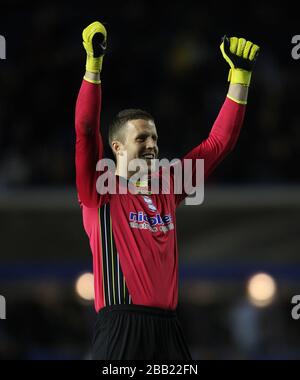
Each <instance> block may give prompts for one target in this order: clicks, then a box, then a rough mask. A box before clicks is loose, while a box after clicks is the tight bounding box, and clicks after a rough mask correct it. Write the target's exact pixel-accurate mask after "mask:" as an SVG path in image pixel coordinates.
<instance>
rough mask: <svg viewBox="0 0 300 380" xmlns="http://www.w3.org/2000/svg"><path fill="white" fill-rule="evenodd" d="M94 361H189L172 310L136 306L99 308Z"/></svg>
mask: <svg viewBox="0 0 300 380" xmlns="http://www.w3.org/2000/svg"><path fill="white" fill-rule="evenodd" d="M92 359H94V360H139V359H140V360H191V359H192V358H191V355H190V352H189V349H188V347H187V344H186V342H185V339H184V336H183V332H182V329H181V326H180V323H179V321H178V318H177V314H176V311H172V310H163V309H158V308H153V307H148V306H140V305H113V306H107V307H104V308H103V309H101V310H100V311H99V313H98V315H97V321H96V324H95V331H94V339H93V347H92Z"/></svg>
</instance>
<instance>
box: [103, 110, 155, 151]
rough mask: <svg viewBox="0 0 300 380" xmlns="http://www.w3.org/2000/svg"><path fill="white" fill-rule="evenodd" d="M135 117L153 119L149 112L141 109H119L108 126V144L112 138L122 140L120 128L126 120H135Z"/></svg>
mask: <svg viewBox="0 0 300 380" xmlns="http://www.w3.org/2000/svg"><path fill="white" fill-rule="evenodd" d="M136 119H143V120H153V121H154V118H153V116H152V115H151V114H150V113H149V112H147V111H144V110H141V109H134V108H129V109H126V110H122V111H120V112H119V113H118V114H117V115H116V116H115V118H114V119H113V121H112V123H111V125H110V126H109V131H108V141H109V145H110V146H111V143H112V141H114V140H120V141H121V142H124V136H123V135H122V129H123V128H124V126H125V124H126V123H127V121H129V120H136Z"/></svg>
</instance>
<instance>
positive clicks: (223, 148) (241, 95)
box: [176, 36, 259, 204]
mask: <svg viewBox="0 0 300 380" xmlns="http://www.w3.org/2000/svg"><path fill="white" fill-rule="evenodd" d="M220 48H221V51H222V54H223V57H224V58H225V60H226V61H227V62H228V64H229V65H230V71H229V76H228V80H229V81H230V85H229V90H228V93H227V97H226V100H225V102H224V104H223V106H222V108H221V110H220V112H219V114H218V117H217V118H216V121H215V122H214V125H213V127H212V129H211V131H210V134H209V136H208V138H207V139H206V140H204V141H203V142H202V143H201V144H200V145H198V146H197V147H196V148H194V149H193V150H192V151H191V152H189V153H188V154H187V155H186V156H185V157H184V159H191V160H192V162H193V164H192V171H191V173H190V175H191V176H192V182H193V184H194V183H195V177H196V159H204V177H205V178H207V177H208V175H209V174H210V173H211V172H212V171H213V169H214V168H215V167H216V166H217V165H218V164H219V163H220V162H221V161H222V159H223V158H224V157H225V156H226V155H227V154H228V153H229V152H230V151H231V150H232V149H233V148H234V146H235V144H236V141H237V139H238V136H239V133H240V129H241V126H242V124H243V121H244V115H245V108H246V104H247V98H248V88H249V85H250V81H251V75H252V69H253V65H254V63H255V60H256V57H257V53H258V50H259V47H258V46H257V45H255V44H253V43H252V42H250V41H246V40H245V39H243V38H236V37H231V38H230V39H229V38H227V37H226V36H225V37H224V38H223V42H222V44H221V46H220ZM184 159H183V160H184ZM186 195H187V194H186V193H184V194H180V195H177V196H176V203H177V204H179V203H180V201H182V200H183V199H184V198H185V197H186Z"/></svg>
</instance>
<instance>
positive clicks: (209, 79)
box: [0, 0, 300, 189]
mask: <svg viewBox="0 0 300 380" xmlns="http://www.w3.org/2000/svg"><path fill="white" fill-rule="evenodd" d="M227 8H228V7H227V5H226V4H218V6H216V5H215V4H213V3H206V4H205V5H204V3H201V2H198V3H197V2H190V1H188V2H184V3H182V2H179V1H177V0H176V1H174V2H163V3H158V2H155V1H151V2H150V1H128V2H117V1H112V2H108V3H99V2H97V3H95V4H94V5H91V6H90V7H86V6H83V4H81V3H78V4H77V3H72V4H71V3H68V2H59V3H58V2H39V3H38V2H32V3H30V4H28V3H26V4H20V3H19V2H17V1H10V2H8V1H5V2H3V5H2V12H1V16H0V19H1V24H0V25H1V29H0V34H1V35H3V36H4V37H5V38H6V49H7V52H6V58H7V59H6V60H1V61H0V80H1V92H0V103H1V108H0V125H1V129H0V188H4V189H5V188H11V187H27V186H59V187H60V186H62V187H65V186H74V185H75V180H74V174H75V170H74V142H75V134H74V109H75V102H76V97H77V93H78V90H79V87H80V84H81V80H82V77H83V73H84V66H85V51H84V49H83V47H82V43H81V32H82V29H83V28H84V27H85V26H86V25H88V24H89V23H90V22H92V21H94V20H96V19H99V20H101V21H102V22H104V23H105V25H106V27H107V30H108V35H109V38H108V52H107V55H106V57H105V60H104V65H103V72H102V87H103V104H102V115H101V124H102V125H101V130H102V134H103V138H104V140H105V148H106V155H107V156H108V157H110V158H112V156H111V153H110V151H109V147H108V144H107V143H106V140H107V129H108V125H109V123H110V121H111V119H112V118H113V116H114V115H115V114H116V113H117V112H118V111H120V110H121V109H124V108H136V107H139V108H144V109H146V110H147V111H149V112H150V113H152V114H153V115H154V117H155V120H156V125H157V128H158V133H159V146H160V152H161V156H162V157H166V158H169V159H171V158H175V157H181V156H182V155H184V154H185V153H187V152H188V151H189V150H190V149H191V148H193V147H194V146H195V145H196V144H198V143H199V142H201V141H202V140H203V139H204V138H205V137H207V135H208V133H209V130H210V128H211V126H212V124H213V122H214V119H215V118H216V116H217V114H218V111H219V109H220V107H221V105H222V102H223V100H224V98H225V96H226V92H227V87H228V84H227V73H228V66H227V63H226V62H225V61H224V60H223V58H222V56H221V54H220V51H219V43H220V39H221V37H222V35H224V34H227V35H233V34H235V35H239V36H244V37H245V38H248V39H250V40H253V41H255V42H256V43H257V44H259V45H261V48H262V49H261V54H260V56H259V59H258V61H257V64H256V67H255V70H254V73H253V80H252V86H251V88H250V93H249V104H248V109H247V114H246V119H245V123H244V128H243V130H242V132H241V136H240V139H239V141H238V144H237V147H236V149H235V151H234V152H233V153H232V154H231V155H230V156H228V158H227V159H226V160H225V161H224V163H223V164H222V165H221V167H219V168H218V169H217V170H216V172H215V173H214V174H213V176H212V178H211V181H214V182H217V183H224V182H231V183H239V184H240V183H246V182H251V183H278V182H280V183H282V182H290V183H294V182H297V181H298V180H299V175H298V171H297V168H296V165H297V158H298V155H299V153H298V152H299V141H300V139H299V137H300V129H299V122H300V114H299V107H298V106H297V94H298V93H297V92H298V88H299V85H300V76H299V70H300V68H299V62H297V61H295V60H293V59H292V57H291V49H292V44H291V39H292V36H293V35H294V34H295V32H294V31H295V28H294V27H293V20H295V23H296V19H295V17H296V16H295V15H294V16H293V15H292V14H287V13H286V11H285V10H283V9H282V8H281V6H280V5H275V4H273V5H272V6H271V7H270V6H269V5H267V4H265V3H260V4H255V5H250V4H249V6H247V17H236V15H235V13H234V11H231V10H229V9H227ZM266 15H267V17H266ZM287 19H288V20H289V25H290V30H291V31H293V32H289V28H286V29H285V31H284V32H283V31H282V30H281V28H280V25H281V24H282V22H283V21H284V20H287Z"/></svg>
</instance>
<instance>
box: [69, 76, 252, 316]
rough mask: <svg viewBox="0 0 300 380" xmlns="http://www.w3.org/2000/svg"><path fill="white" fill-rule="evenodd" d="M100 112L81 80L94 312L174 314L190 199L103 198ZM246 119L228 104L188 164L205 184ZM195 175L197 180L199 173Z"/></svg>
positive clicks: (83, 200) (80, 162)
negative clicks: (129, 309) (180, 232)
mask: <svg viewBox="0 0 300 380" xmlns="http://www.w3.org/2000/svg"><path fill="white" fill-rule="evenodd" d="M100 109H101V86H100V85H96V84H92V83H89V82H87V81H85V80H83V82H82V85H81V88H80V91H79V94H78V98H77V103H76V112H75V129H76V154H75V162H76V185H77V191H78V198H79V201H80V205H81V209H82V214H83V224H84V228H85V231H86V233H87V235H88V237H89V241H90V247H91V250H92V254H93V271H94V288H95V308H96V310H97V311H99V310H100V309H101V308H103V307H104V306H109V305H114V304H130V303H132V304H136V305H145V306H152V307H159V308H163V309H175V308H176V306H177V301H178V250H177V239H176V215H175V212H176V207H177V206H178V205H179V203H180V202H181V201H182V200H183V199H184V198H185V196H186V195H187V194H185V193H183V194H175V193H174V186H173V187H172V186H171V187H170V194H162V193H160V194H148V195H143V194H131V193H130V192H128V193H127V194H120V193H118V192H117V193H116V194H105V195H101V194H99V193H98V192H97V189H96V182H97V178H98V176H99V172H97V171H96V164H97V162H98V161H99V160H101V159H102V158H103V143H102V139H101V135H100V131H99V126H100ZM244 113H245V106H244V105H240V104H238V103H236V102H234V101H232V100H231V99H229V98H226V100H225V102H224V104H223V106H222V108H221V110H220V112H219V115H218V117H217V119H216V121H215V123H214V125H213V127H212V129H211V132H210V134H209V136H208V138H207V139H206V140H204V141H203V142H201V144H200V145H198V146H197V147H195V148H194V149H193V150H192V151H191V152H190V153H188V154H187V155H186V156H185V157H184V159H186V158H189V159H191V160H193V162H194V161H195V160H196V159H204V176H205V177H207V176H208V175H209V173H211V171H212V170H213V169H214V168H215V167H216V165H217V164H218V163H219V162H220V161H221V160H222V159H223V158H224V156H225V155H226V154H227V153H228V152H229V151H230V150H231V149H232V148H233V147H234V145H235V143H236V141H237V138H238V135H239V132H240V128H241V125H242V123H243V118H244ZM192 167H193V170H192V174H193V176H195V175H196V173H195V170H196V165H193V166H192ZM117 182H118V180H117ZM171 183H172V181H171Z"/></svg>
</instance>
